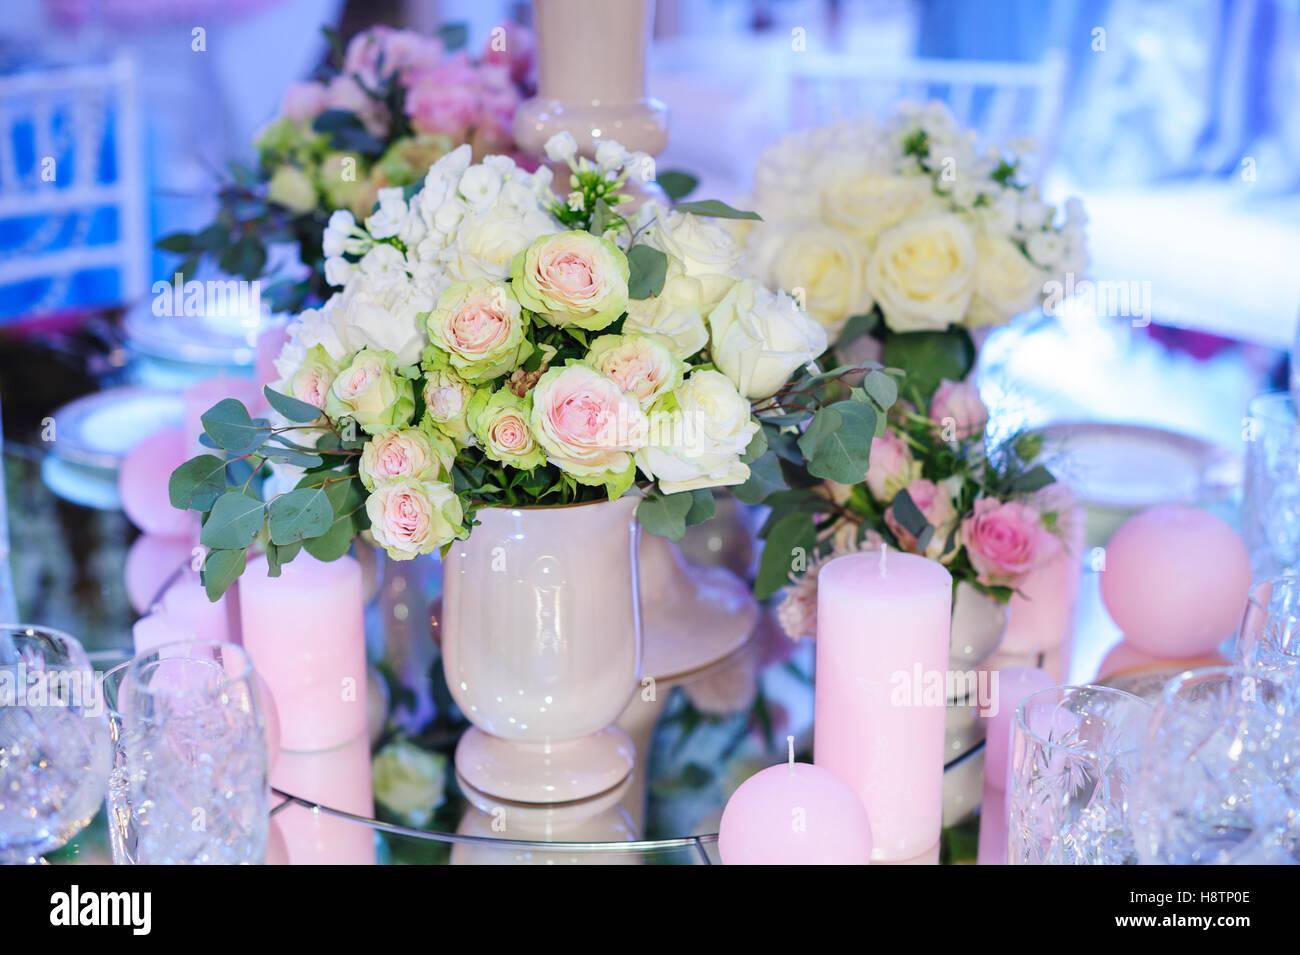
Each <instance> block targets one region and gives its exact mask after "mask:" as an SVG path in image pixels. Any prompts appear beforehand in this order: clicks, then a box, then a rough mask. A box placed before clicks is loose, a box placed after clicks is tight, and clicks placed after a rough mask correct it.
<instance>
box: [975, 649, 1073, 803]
mask: <svg viewBox="0 0 1300 955" xmlns="http://www.w3.org/2000/svg"><path fill="white" fill-rule="evenodd" d="M1059 682H1060V681H1059V680H1056V679H1054V678H1053V677H1052V675H1051V674H1049V673H1047V672H1046V671H1045V670H1040V669H1038V668H1037V667H1006V668H1004V669H1002V670H999V671H998V696H997V708H996V709H992V708H990V709H991V710H992V712H990V713H989V715H988V716H986V717H984V721H985V723H986V724H987V725H986V728H985V737H984V785H985V786H986V787H992V788H993V789H999V790H1004V789H1005V788H1006V785H1007V753H1008V752H1010V750H1011V729H1012V727H1013V726H1014V725H1015V722H1016V707H1017V706H1019V705H1020V703H1021V701H1022V700H1024V698H1025V697H1027V696H1029V694H1031V693H1037V692H1038V691H1039V690H1045V689H1047V688H1048V687H1049V686H1056V685H1057V684H1058V683H1059Z"/></svg>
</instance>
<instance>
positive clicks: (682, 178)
mask: <svg viewBox="0 0 1300 955" xmlns="http://www.w3.org/2000/svg"><path fill="white" fill-rule="evenodd" d="M655 182H657V183H659V188H660V189H662V190H663V191H664V195H666V196H667V197H668V198H669V199H671V200H672V201H673V202H676V201H677V200H679V199H684V198H686V197H687V196H689V195H690V194H691V193H692V192H694V191H695V187H696V186H698V185H699V184H700V180H699V179H697V178H696V177H695V176H692V175H691V174H690V173H689V172H682V171H681V170H679V169H668V170H665V171H664V172H661V173H659V175H658V176H656V177H655Z"/></svg>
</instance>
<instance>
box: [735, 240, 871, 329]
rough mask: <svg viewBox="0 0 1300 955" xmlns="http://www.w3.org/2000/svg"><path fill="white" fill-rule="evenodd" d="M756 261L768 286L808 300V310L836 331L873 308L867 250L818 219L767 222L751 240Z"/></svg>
mask: <svg viewBox="0 0 1300 955" xmlns="http://www.w3.org/2000/svg"><path fill="white" fill-rule="evenodd" d="M749 248H750V252H751V263H752V265H753V267H754V268H755V270H756V271H757V273H758V275H759V277H760V278H761V279H762V281H763V284H764V285H766V286H767V287H768V288H779V289H784V290H785V291H787V292H789V293H790V294H791V295H793V296H795V299H796V300H800V299H802V302H803V306H804V308H805V309H806V310H807V312H808V314H809V315H811V316H812V317H813V318H815V319H816V320H817V321H818V322H820V323H821V324H822V325H823V326H824V327H825V328H826V329H827V330H828V331H829V332H831V333H832V334H834V333H836V332H838V331H839V330H840V328H842V327H843V325H844V323H845V322H846V321H848V320H849V319H850V318H852V317H853V316H854V315H860V314H862V313H864V312H867V311H869V310H870V309H871V294H870V293H869V292H868V291H867V283H866V274H865V273H866V268H865V266H866V261H865V259H864V252H865V249H863V248H862V246H861V244H860V243H858V242H856V241H854V240H851V239H849V238H848V237H847V236H845V235H844V234H843V233H841V232H840V231H839V230H837V229H833V228H831V227H830V226H827V225H822V224H821V223H816V222H793V223H791V222H782V223H775V222H774V223H761V224H760V225H759V226H758V227H757V228H755V229H754V230H753V232H752V233H751V234H750V238H749Z"/></svg>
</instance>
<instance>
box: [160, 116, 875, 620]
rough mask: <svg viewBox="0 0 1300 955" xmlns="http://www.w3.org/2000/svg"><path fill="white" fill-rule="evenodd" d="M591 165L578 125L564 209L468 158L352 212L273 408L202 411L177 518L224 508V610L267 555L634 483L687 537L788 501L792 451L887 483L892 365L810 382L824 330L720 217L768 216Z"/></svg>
mask: <svg viewBox="0 0 1300 955" xmlns="http://www.w3.org/2000/svg"><path fill="white" fill-rule="evenodd" d="M575 152H576V148H575V144H574V142H573V140H572V137H570V136H568V135H567V134H561V135H560V136H557V137H555V138H554V139H553V140H552V141H551V142H550V143H549V144H548V153H549V155H550V158H551V159H552V160H553V161H556V162H567V163H568V165H569V168H570V171H571V175H570V177H569V183H568V186H569V189H568V191H567V192H566V194H565V195H564V197H563V198H558V197H557V196H555V195H554V194H553V193H552V191H551V178H552V177H551V172H550V170H549V169H548V168H545V167H543V168H541V169H538V170H537V171H535V172H528V171H526V170H525V169H523V168H521V167H520V166H518V165H517V164H516V163H515V162H514V161H513V160H512V159H510V158H509V157H506V156H488V157H486V158H485V159H484V160H483V162H481V163H473V161H472V155H471V149H470V147H469V146H460V147H458V148H457V149H455V150H453V151H452V152H451V153H449V154H448V155H447V156H444V157H443V158H441V159H439V160H438V161H437V162H436V163H434V165H433V166H432V168H431V169H429V171H428V174H427V175H426V176H425V178H424V181H423V183H422V185H421V187H420V188H419V189H418V190H416V191H415V192H414V193H412V194H409V195H408V193H407V192H406V191H404V190H402V189H399V188H385V189H381V190H380V191H379V194H378V203H377V206H376V208H375V210H374V211H373V212H372V213H371V214H370V215H369V216H367V217H366V218H365V220H364V221H363V222H362V223H358V222H357V221H356V219H355V217H354V216H353V214H352V213H350V212H347V211H343V210H340V211H337V212H335V213H334V214H333V216H331V218H330V222H329V226H328V228H327V230H326V233H325V236H324V245H325V246H326V247H327V248H328V249H330V250H331V256H330V259H329V263H328V274H329V277H330V280H331V281H332V282H336V283H339V284H341V285H342V288H341V289H340V290H339V291H338V292H336V293H335V294H334V295H332V296H331V297H330V298H329V299H328V301H326V302H325V303H324V305H322V306H321V307H320V308H319V309H311V310H308V311H306V312H304V313H302V314H301V315H299V316H298V317H297V318H296V319H295V320H294V321H293V322H291V324H290V326H289V329H288V336H289V337H288V341H287V343H286V345H285V347H284V350H283V352H282V354H281V355H280V356H279V359H278V363H277V368H278V370H279V372H280V374H281V375H282V379H281V380H280V381H279V382H278V383H277V385H276V386H274V387H269V388H267V390H266V397H267V399H268V401H269V402H270V405H271V407H272V409H273V414H272V415H271V416H270V417H268V418H253V417H252V416H251V415H250V412H249V410H248V409H247V408H245V407H244V406H243V405H242V404H241V403H239V402H238V401H236V400H233V399H227V400H225V401H222V402H220V403H219V404H217V405H216V406H214V407H213V408H212V409H210V410H209V411H208V412H207V414H205V415H204V416H203V419H202V422H203V426H204V430H205V434H204V436H203V439H202V440H203V441H204V443H205V444H206V445H208V446H210V447H211V448H212V451H213V453H209V454H201V455H199V456H197V457H195V458H193V459H191V460H190V461H188V462H186V463H185V464H184V465H182V466H181V467H180V468H178V469H177V471H176V472H175V473H174V474H173V475H172V478H171V484H170V493H171V499H172V503H173V504H174V505H175V506H177V507H182V508H188V509H192V510H195V511H198V512H200V513H201V514H202V515H203V519H202V532H201V536H200V540H201V543H202V544H204V545H205V546H206V547H207V548H209V549H210V550H209V553H208V555H207V557H206V559H205V561H204V565H203V579H204V582H205V585H206V587H207V589H208V592H209V594H210V595H212V596H213V598H214V599H215V597H216V596H217V595H219V594H220V593H222V592H223V591H224V590H225V589H226V588H227V587H228V586H229V585H230V583H231V582H233V581H234V580H235V578H236V577H238V575H239V574H240V573H242V571H243V569H244V565H245V555H246V553H247V552H248V549H249V548H250V547H256V548H258V549H264V550H265V553H266V557H267V562H268V566H269V570H270V572H271V574H272V575H275V574H276V573H278V570H279V567H280V566H281V565H282V564H283V563H284V562H286V561H289V560H292V559H293V558H294V556H295V555H297V554H298V553H299V552H300V551H302V550H306V551H307V552H308V553H309V554H311V555H312V556H314V557H316V558H318V559H321V560H332V559H336V558H338V557H340V556H341V555H342V554H344V553H345V552H346V551H347V550H348V548H349V545H350V544H351V542H352V539H353V538H354V537H355V536H356V535H357V534H361V533H364V534H368V535H370V536H372V537H373V539H374V540H375V542H377V543H378V544H380V545H381V546H383V547H384V549H385V550H386V551H387V552H388V554H389V555H390V556H391V557H393V558H394V559H397V560H405V559H410V558H413V557H416V556H418V555H421V554H428V553H431V552H433V551H436V550H438V549H440V548H446V547H447V546H448V545H449V544H450V543H451V542H452V541H454V540H457V539H463V538H465V537H466V536H467V535H469V534H470V532H471V528H472V527H473V525H474V523H475V516H474V515H475V513H476V511H477V510H478V509H479V508H483V507H492V506H507V507H519V506H525V505H562V504H575V503H587V502H596V501H601V500H605V499H610V500H613V499H616V498H619V497H621V496H622V495H625V494H629V493H635V494H638V495H640V496H641V498H642V499H641V501H640V504H639V509H638V517H639V519H640V522H641V524H642V526H643V527H645V528H646V529H647V530H648V531H650V532H651V533H656V534H660V535H662V536H667V537H672V538H676V537H680V536H681V535H682V534H683V533H684V532H685V528H686V526H687V525H688V524H692V523H696V522H699V521H702V520H706V519H707V518H708V517H710V516H711V515H712V513H713V497H712V492H711V490H710V489H711V488H715V487H721V486H732V487H736V488H738V489H740V488H747V493H749V494H752V495H754V496H765V495H766V494H767V493H768V492H769V491H770V490H771V488H772V486H773V482H779V480H780V473H781V465H780V464H779V463H778V462H779V460H780V459H784V460H786V462H787V464H788V465H789V464H791V463H792V462H796V461H797V462H800V463H802V462H803V461H805V460H807V461H809V462H810V466H811V467H813V468H814V470H825V471H827V472H828V473H831V474H833V475H841V476H844V475H848V474H851V473H856V472H857V471H859V470H861V471H865V469H866V466H867V463H868V454H869V452H870V438H871V435H872V434H873V433H874V431H875V429H876V427H877V425H876V422H877V421H878V420H879V421H881V422H883V415H884V414H885V412H886V411H887V409H888V407H889V405H890V403H892V401H893V395H894V393H895V387H896V386H895V383H894V381H893V379H892V378H890V377H889V376H888V375H886V374H885V373H884V372H883V371H882V370H881V369H880V368H879V367H878V366H871V367H866V366H864V367H861V368H857V369H831V370H830V371H827V372H822V371H820V370H818V369H817V368H816V367H812V368H808V367H806V366H808V365H809V363H810V362H812V361H813V359H815V358H816V357H817V356H819V355H821V354H822V353H823V352H824V351H825V350H826V344H827V341H826V333H825V331H824V329H823V328H822V327H821V326H820V325H819V324H818V323H817V322H815V321H813V320H812V319H811V318H810V317H809V316H808V315H807V314H806V313H804V312H803V311H801V310H800V309H798V308H797V307H796V305H795V302H794V300H793V299H792V298H790V296H788V295H785V294H782V293H773V292H769V291H766V290H764V289H763V288H761V287H760V286H758V285H756V284H755V283H754V282H752V281H748V280H744V279H742V278H741V276H740V273H739V270H738V265H739V262H740V259H741V250H740V248H739V247H738V245H737V244H736V243H735V241H734V240H733V239H732V238H731V236H730V234H729V233H728V232H727V231H726V230H725V229H724V228H723V227H722V226H720V225H718V224H716V223H714V222H711V221H709V218H710V217H712V218H719V217H721V218H727V217H730V218H748V217H752V216H753V213H744V212H738V211H737V210H735V209H732V208H730V207H729V206H726V205H724V204H723V203H720V202H716V201H705V202H694V203H682V204H679V205H678V206H677V207H676V208H675V209H668V208H665V207H663V206H660V205H657V204H649V205H646V206H644V207H642V208H641V209H640V210H639V211H637V212H636V213H631V212H628V213H627V214H626V215H624V214H623V212H621V211H620V210H624V211H626V210H627V209H628V205H627V203H628V201H629V200H628V196H627V195H626V194H625V193H624V191H623V187H624V185H625V184H626V182H627V178H628V176H629V175H630V174H633V173H634V172H636V173H639V172H640V171H641V170H645V169H648V168H651V166H652V163H650V162H649V160H648V157H645V156H640V155H635V154H629V153H628V152H627V151H626V150H624V149H623V148H622V147H621V146H619V145H618V144H617V143H613V142H605V143H602V144H601V146H600V149H599V151H598V152H597V156H596V161H595V162H592V161H590V160H588V159H585V158H583V159H578V158H576V156H575ZM850 371H853V373H855V374H856V375H858V376H865V377H863V379H862V384H861V385H858V386H856V387H855V388H854V389H853V390H852V391H850V392H846V393H845V394H843V395H841V396H838V397H837V400H836V401H835V402H834V403H832V404H827V405H825V406H823V404H822V402H821V400H820V398H819V393H820V391H821V390H822V384H823V383H824V382H825V381H827V380H830V379H832V378H838V377H841V376H843V375H845V374H847V373H849V372H850ZM792 379H794V380H793V381H792ZM799 422H806V423H807V425H808V426H807V430H806V431H805V432H804V433H803V434H802V436H799V435H796V434H792V433H791V425H792V424H798V423H799ZM846 422H850V423H852V424H853V425H854V426H855V427H854V428H852V429H848V428H843V427H841V425H843V424H844V423H846Z"/></svg>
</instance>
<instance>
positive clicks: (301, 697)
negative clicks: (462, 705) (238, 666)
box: [239, 553, 367, 752]
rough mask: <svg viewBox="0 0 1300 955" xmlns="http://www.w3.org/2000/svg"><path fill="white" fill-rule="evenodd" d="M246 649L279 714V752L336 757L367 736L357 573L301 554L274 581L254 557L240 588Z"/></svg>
mask: <svg viewBox="0 0 1300 955" xmlns="http://www.w3.org/2000/svg"><path fill="white" fill-rule="evenodd" d="M239 616H240V621H241V623H242V628H241V629H242V631H243V637H244V649H245V650H247V651H248V654H249V656H251V657H252V658H253V665H254V666H255V667H256V668H257V672H258V673H260V674H261V675H262V678H263V679H264V680H266V684H267V686H269V687H270V688H271V695H272V696H274V697H275V703H276V708H277V709H278V710H279V714H280V746H281V748H282V749H284V750H287V751H293V752H314V751H318V750H325V749H333V748H334V747H336V746H341V745H342V744H343V743H346V742H349V741H350V740H353V739H355V738H357V737H358V736H362V737H364V736H365V735H366V717H367V710H366V646H365V631H364V627H363V624H362V600H361V565H360V564H358V563H357V562H356V560H354V559H353V558H351V557H341V558H339V559H338V560H336V561H331V562H329V563H323V562H321V561H318V560H316V559H315V558H313V557H310V556H308V555H307V554H306V553H301V554H299V555H298V556H297V557H295V558H294V560H293V561H292V562H291V563H289V564H286V565H285V566H284V568H283V570H282V572H281V574H280V576H279V577H268V576H267V575H266V558H265V557H264V556H261V555H259V556H257V557H254V558H253V559H252V560H250V561H249V562H248V570H247V571H245V572H244V575H243V576H242V577H241V578H240V580H239Z"/></svg>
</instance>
